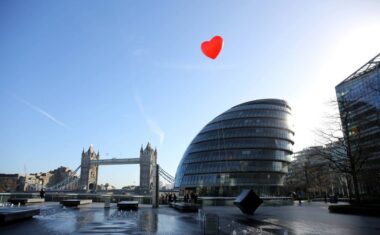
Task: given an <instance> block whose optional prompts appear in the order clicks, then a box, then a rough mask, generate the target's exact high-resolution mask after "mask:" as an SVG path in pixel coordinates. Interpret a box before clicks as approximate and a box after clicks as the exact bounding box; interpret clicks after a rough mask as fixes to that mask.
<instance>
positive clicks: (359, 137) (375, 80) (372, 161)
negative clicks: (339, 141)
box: [335, 54, 380, 193]
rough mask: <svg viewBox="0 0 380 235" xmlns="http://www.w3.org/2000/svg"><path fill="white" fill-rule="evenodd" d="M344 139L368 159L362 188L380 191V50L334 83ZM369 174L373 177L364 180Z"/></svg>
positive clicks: (364, 191)
mask: <svg viewBox="0 0 380 235" xmlns="http://www.w3.org/2000/svg"><path fill="white" fill-rule="evenodd" d="M335 90H336V95H337V100H338V104H339V111H340V116H341V121H342V126H346V127H347V128H346V129H347V130H348V131H347V133H345V136H344V137H345V140H346V141H348V143H350V146H351V151H352V152H354V154H360V157H361V158H365V159H368V160H367V161H366V163H365V165H364V167H365V170H364V171H365V172H366V175H367V176H365V175H363V174H362V175H361V184H360V191H361V192H362V193H371V191H377V193H380V184H379V182H380V54H378V55H377V56H376V57H375V58H373V59H372V60H370V61H369V62H368V63H366V64H365V65H363V66H362V67H361V68H360V69H358V70H357V71H355V72H354V73H353V74H352V75H350V76H349V77H348V78H347V79H345V80H344V81H343V82H341V83H340V84H338V85H337V86H336V87H335ZM365 177H368V178H369V179H370V180H364V178H365Z"/></svg>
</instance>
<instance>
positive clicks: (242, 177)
mask: <svg viewBox="0 0 380 235" xmlns="http://www.w3.org/2000/svg"><path fill="white" fill-rule="evenodd" d="M291 119H292V118H291V109H290V107H289V105H288V104H287V103H286V102H285V101H284V100H278V99H264V100H255V101H250V102H247V103H243V104H240V105H237V106H235V107H232V108H231V109H229V110H227V111H226V112H224V113H222V114H221V115H219V116H218V117H216V118H214V119H213V120H212V121H211V122H210V123H208V124H207V125H206V126H205V127H204V128H203V129H202V130H201V131H200V132H199V134H198V135H197V136H196V137H195V138H194V139H193V141H192V142H191V144H190V145H189V147H188V148H187V149H186V151H185V154H184V155H183V157H182V160H181V162H180V164H179V166H178V169H177V173H176V177H175V187H176V188H179V189H180V190H187V189H188V190H192V191H194V190H195V191H197V193H198V195H201V196H237V195H238V194H239V193H240V192H241V190H243V189H248V188H251V189H253V190H254V191H255V192H256V193H258V194H260V195H262V196H263V195H277V194H278V193H279V189H280V187H279V186H282V184H283V181H284V177H285V174H286V173H287V172H288V164H289V162H290V157H291V155H292V153H293V150H292V147H293V144H294V141H293V137H294V132H293V130H292V129H293V126H292V121H291Z"/></svg>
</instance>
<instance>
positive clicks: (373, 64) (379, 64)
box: [335, 53, 380, 87]
mask: <svg viewBox="0 0 380 235" xmlns="http://www.w3.org/2000/svg"><path fill="white" fill-rule="evenodd" d="M376 68H380V53H379V54H377V55H376V56H375V57H373V58H372V59H371V60H370V61H368V62H367V63H365V64H364V65H363V66H361V67H360V68H359V69H358V70H356V71H355V72H353V73H352V74H351V75H350V76H348V77H347V78H346V79H344V80H343V81H342V82H341V83H339V84H338V85H336V86H335V87H338V86H339V85H341V84H343V83H345V82H347V81H351V80H354V79H356V78H358V77H360V76H361V75H364V74H367V73H369V72H371V71H372V70H374V69H376Z"/></svg>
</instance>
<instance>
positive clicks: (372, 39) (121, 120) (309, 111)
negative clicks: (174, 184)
mask: <svg viewBox="0 0 380 235" xmlns="http://www.w3.org/2000/svg"><path fill="white" fill-rule="evenodd" d="M379 12H380V2H379V1H207V2H206V1H149V2H148V1H6V0H5V1H1V2H0V161H1V164H0V172H2V173H23V172H24V166H25V168H26V171H27V172H28V173H31V172H40V171H42V172H44V171H48V170H51V169H55V168H57V167H58V166H61V165H62V166H68V167H70V168H71V169H75V168H76V167H77V166H78V165H79V164H80V154H81V151H82V149H83V148H85V149H87V148H88V146H89V145H90V144H93V145H94V147H95V149H96V150H98V149H99V151H100V155H101V157H102V158H111V157H137V156H138V153H139V149H140V146H141V145H142V144H144V145H146V143H147V142H148V141H150V142H151V143H152V145H153V146H156V147H157V150H158V161H159V163H160V165H161V166H162V167H163V168H165V169H166V170H167V171H168V172H170V173H171V174H173V175H174V174H175V171H176V168H177V165H178V163H179V161H180V159H181V157H182V154H183V152H184V151H185V149H186V147H187V146H188V144H189V143H190V141H191V140H192V138H193V137H194V136H195V135H196V134H197V133H198V132H199V131H200V130H201V128H202V127H203V126H204V125H206V124H207V122H209V121H210V120H211V119H213V118H214V117H215V116H217V115H218V114H220V113H222V112H224V111H226V110H227V109H229V108H230V107H232V106H234V105H237V104H239V103H241V102H244V101H249V100H254V99H260V98H280V99H285V100H287V101H288V102H289V103H290V105H291V106H292V108H293V115H294V121H295V130H296V136H295V141H296V144H295V146H294V147H295V150H300V149H302V148H304V147H307V146H309V145H313V144H315V140H314V136H313V130H314V129H315V128H316V127H318V126H319V125H320V119H321V115H322V114H323V113H325V112H326V109H325V104H326V101H328V100H329V99H331V98H332V97H334V86H335V85H336V84H338V83H339V82H340V81H342V80H343V79H344V78H345V77H347V76H349V75H350V74H351V73H352V72H354V71H355V70H356V69H358V68H359V67H360V66H361V65H363V64H364V63H365V62H367V61H368V60H369V59H371V58H372V57H374V56H375V55H376V54H378V53H379V52H380V44H379V42H380V14H379ZM215 35H221V36H222V37H223V38H224V48H223V51H222V52H221V53H220V55H219V57H218V58H217V59H216V60H211V59H208V58H207V57H205V56H204V55H203V54H202V53H201V51H200V45H201V43H202V42H203V41H205V40H209V39H211V38H212V37H213V36H215ZM138 173H139V168H138V166H134V165H127V166H101V167H100V175H99V183H106V182H109V183H111V184H113V185H116V186H123V185H128V184H138V181H139V180H138V177H139V176H138Z"/></svg>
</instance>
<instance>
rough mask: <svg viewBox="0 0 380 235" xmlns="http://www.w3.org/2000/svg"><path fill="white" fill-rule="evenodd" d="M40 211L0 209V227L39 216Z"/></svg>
mask: <svg viewBox="0 0 380 235" xmlns="http://www.w3.org/2000/svg"><path fill="white" fill-rule="evenodd" d="M39 214H40V209H30V208H0V225H4V224H8V223H11V222H14V221H18V220H23V219H28V218H32V217H33V216H34V215H39Z"/></svg>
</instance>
